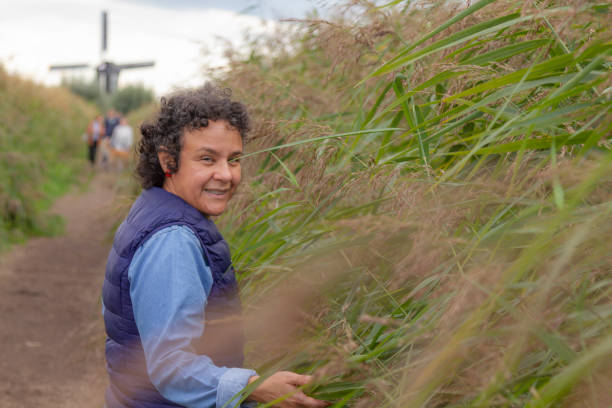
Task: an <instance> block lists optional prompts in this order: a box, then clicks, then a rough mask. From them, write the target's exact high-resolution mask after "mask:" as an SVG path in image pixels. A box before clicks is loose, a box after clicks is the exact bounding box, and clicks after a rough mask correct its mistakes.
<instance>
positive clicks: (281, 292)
mask: <svg viewBox="0 0 612 408" xmlns="http://www.w3.org/2000/svg"><path fill="white" fill-rule="evenodd" d="M609 19H610V10H609V7H608V4H603V3H602V4H599V3H594V2H572V1H556V2H528V1H525V2H522V1H514V0H508V1H504V0H498V1H494V0H483V1H480V2H476V3H473V4H471V5H469V7H466V6H465V5H463V4H459V3H451V4H449V3H440V4H438V3H428V2H426V3H423V4H421V5H420V7H416V6H414V5H413V4H412V3H408V2H400V1H393V2H390V3H389V4H386V5H384V6H379V7H375V6H374V5H371V4H369V3H367V2H353V4H352V5H351V6H350V7H345V8H344V9H343V11H340V12H339V13H338V15H337V16H335V17H333V18H330V19H329V20H320V19H311V20H305V21H302V22H300V23H299V24H300V27H301V29H298V30H295V31H294V32H293V33H291V34H286V33H285V34H283V35H284V36H285V37H281V36H280V35H279V36H278V37H271V38H265V39H261V40H259V41H256V42H255V43H254V46H253V49H252V50H251V52H250V54H249V55H248V56H247V57H246V58H245V57H239V56H236V57H235V58H234V60H233V61H232V64H231V67H230V69H229V70H227V72H224V73H223V75H222V76H221V77H220V79H221V80H223V81H225V82H226V83H227V84H228V85H229V86H230V87H231V88H232V89H234V91H235V92H236V93H237V94H238V95H237V96H238V97H239V98H240V99H242V100H244V101H245V102H246V103H247V104H248V105H249V106H250V107H251V111H252V115H253V116H254V117H255V118H256V123H255V126H254V130H253V132H252V140H251V142H250V143H249V144H248V145H247V150H248V151H249V152H250V153H249V154H247V156H246V157H245V158H244V160H243V169H244V175H245V177H246V180H245V183H244V184H243V187H242V189H241V191H240V194H239V195H238V196H237V197H236V198H235V200H234V205H233V207H232V209H231V210H230V211H229V212H228V213H227V214H225V215H224V216H223V217H222V219H221V220H220V224H221V225H222V227H223V229H224V231H225V232H224V234H225V235H226V238H227V239H228V242H230V245H232V253H233V256H234V263H235V264H236V266H237V269H238V270H240V271H241V276H242V278H241V279H242V283H241V285H242V287H243V293H244V298H245V303H246V306H247V311H248V314H247V321H248V322H250V323H251V324H250V325H249V328H248V329H249V333H250V338H252V339H254V340H253V342H252V343H251V348H250V349H251V352H250V353H249V358H250V360H251V362H252V363H253V364H256V365H258V366H259V369H260V371H261V372H262V373H264V374H265V373H268V372H272V371H273V370H275V369H279V368H285V369H293V370H298V371H303V372H311V373H315V375H316V376H317V378H318V382H317V385H315V386H314V387H313V388H311V389H310V390H308V391H309V392H310V393H312V394H313V395H315V396H319V397H321V398H325V399H329V400H333V401H335V405H334V406H335V407H344V406H353V407H421V406H423V407H425V406H427V407H442V406H445V407H446V406H456V407H460V406H465V407H467V406H469V407H491V406H500V407H501V406H504V407H514V406H516V407H518V406H530V407H544V406H580V407H584V406H589V407H604V406H609V405H610V403H611V401H612V394H611V392H610V387H609V383H610V380H611V375H612V364H611V363H612V346H611V345H612V279H611V276H612V275H611V273H610V272H612V256H611V252H610V251H609V248H608V247H609V242H610V239H612V221H611V220H612V218H611V217H610V215H611V214H610V212H611V211H612V206H611V205H610V203H611V198H612V179H611V176H610V174H611V173H610V170H611V166H612V153H611V152H610V135H611V133H612V132H611V127H612V122H611V121H610V107H611V99H610V68H611V63H612V61H611V58H610V56H611V53H612V42H611V41H610V33H609V29H608V28H607V24H608V21H609ZM286 36H289V40H287V39H286ZM287 44H289V45H287Z"/></svg>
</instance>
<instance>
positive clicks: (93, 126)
mask: <svg viewBox="0 0 612 408" xmlns="http://www.w3.org/2000/svg"><path fill="white" fill-rule="evenodd" d="M103 135H104V123H103V121H102V116H100V115H98V116H96V117H95V118H94V119H93V120H92V121H91V122H89V125H88V126H87V145H88V158H89V161H90V162H91V165H92V166H93V165H94V164H96V152H97V150H98V144H99V143H100V139H101V138H102V136H103Z"/></svg>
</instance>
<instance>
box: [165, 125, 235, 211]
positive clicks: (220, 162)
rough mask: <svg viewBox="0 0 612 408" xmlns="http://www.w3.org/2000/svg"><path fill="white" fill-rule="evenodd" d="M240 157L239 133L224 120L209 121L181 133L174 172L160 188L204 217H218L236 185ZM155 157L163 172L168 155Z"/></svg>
mask: <svg viewBox="0 0 612 408" xmlns="http://www.w3.org/2000/svg"><path fill="white" fill-rule="evenodd" d="M241 154H242V138H241V137H240V132H238V130H236V129H235V128H233V127H232V126H230V125H229V123H228V122H227V121H225V120H219V121H212V120H210V121H208V126H207V127H205V128H200V129H195V130H191V131H185V132H184V134H183V137H182V143H181V151H180V155H179V168H178V171H177V172H176V173H173V174H172V176H171V177H167V178H166V179H165V180H164V185H163V188H164V190H166V191H169V192H170V193H172V194H175V195H177V196H179V197H180V198H182V199H183V200H185V201H186V202H187V203H189V204H191V205H192V206H193V207H195V208H196V209H198V210H199V211H200V212H201V213H202V214H204V215H219V214H221V213H222V212H223V211H225V208H226V207H227V202H228V201H229V199H230V198H232V196H233V195H234V192H235V191H236V188H237V187H238V184H240V179H241V169H240V161H239V160H238V159H239V158H240V155H241ZM158 157H159V161H160V163H162V168H163V170H164V171H166V170H167V166H166V165H165V163H167V160H168V158H169V155H168V154H167V153H159V154H158Z"/></svg>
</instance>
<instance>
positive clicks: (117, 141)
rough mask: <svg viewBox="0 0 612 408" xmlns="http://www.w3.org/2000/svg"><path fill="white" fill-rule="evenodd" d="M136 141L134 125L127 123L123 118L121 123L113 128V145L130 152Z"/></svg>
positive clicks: (117, 148) (115, 147)
mask: <svg viewBox="0 0 612 408" xmlns="http://www.w3.org/2000/svg"><path fill="white" fill-rule="evenodd" d="M133 143H134V133H133V131H132V127H131V126H130V125H128V124H127V121H126V120H125V119H123V118H122V119H121V121H120V122H119V124H118V125H117V126H116V127H115V129H114V130H113V135H112V137H111V147H112V148H113V149H115V150H119V151H120V152H125V153H127V152H129V151H130V148H131V147H132V144H133Z"/></svg>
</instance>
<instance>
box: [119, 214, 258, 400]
mask: <svg viewBox="0 0 612 408" xmlns="http://www.w3.org/2000/svg"><path fill="white" fill-rule="evenodd" d="M128 279H129V281H130V297H131V300H132V306H133V310H134V318H135V320H136V326H137V327H138V332H139V333H140V338H141V340H142V346H143V348H144V354H145V359H146V363H147V371H148V374H149V378H150V379H151V382H152V383H153V385H154V386H155V388H157V390H158V391H159V393H160V394H161V395H163V396H164V398H167V399H168V400H170V401H172V402H174V403H177V404H179V405H183V406H185V407H201V408H204V407H211V408H212V407H217V408H221V407H224V406H225V407H227V408H234V407H236V406H237V402H238V400H239V399H238V398H234V400H233V401H232V402H230V403H229V404H227V402H228V401H229V400H230V399H232V397H234V395H235V394H237V393H238V392H240V391H241V390H242V389H243V388H244V387H245V386H246V385H247V382H248V379H249V378H250V377H251V376H253V375H256V373H255V371H253V370H248V369H243V368H236V367H217V366H215V365H214V364H213V362H212V360H211V359H210V358H209V357H207V356H205V355H198V354H196V353H195V350H194V349H193V347H192V346H191V341H192V340H195V339H198V338H200V337H201V336H202V334H203V333H204V329H205V327H204V313H205V308H206V299H207V297H208V295H209V294H210V290H211V287H212V284H213V278H212V273H211V271H210V268H209V267H208V265H207V264H206V260H205V256H204V251H203V249H202V245H201V244H200V241H199V240H198V238H197V237H196V235H195V234H194V233H193V232H192V231H191V229H189V228H188V227H186V226H178V225H175V226H171V227H167V228H164V229H162V230H160V231H158V232H156V233H155V234H154V235H152V236H151V237H150V238H149V239H148V240H147V241H146V242H145V243H144V244H143V245H142V246H141V247H140V248H138V250H137V251H136V253H135V254H134V257H133V258H132V263H131V264H130V268H129V270H128ZM226 404H227V405H226ZM243 406H246V404H243Z"/></svg>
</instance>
